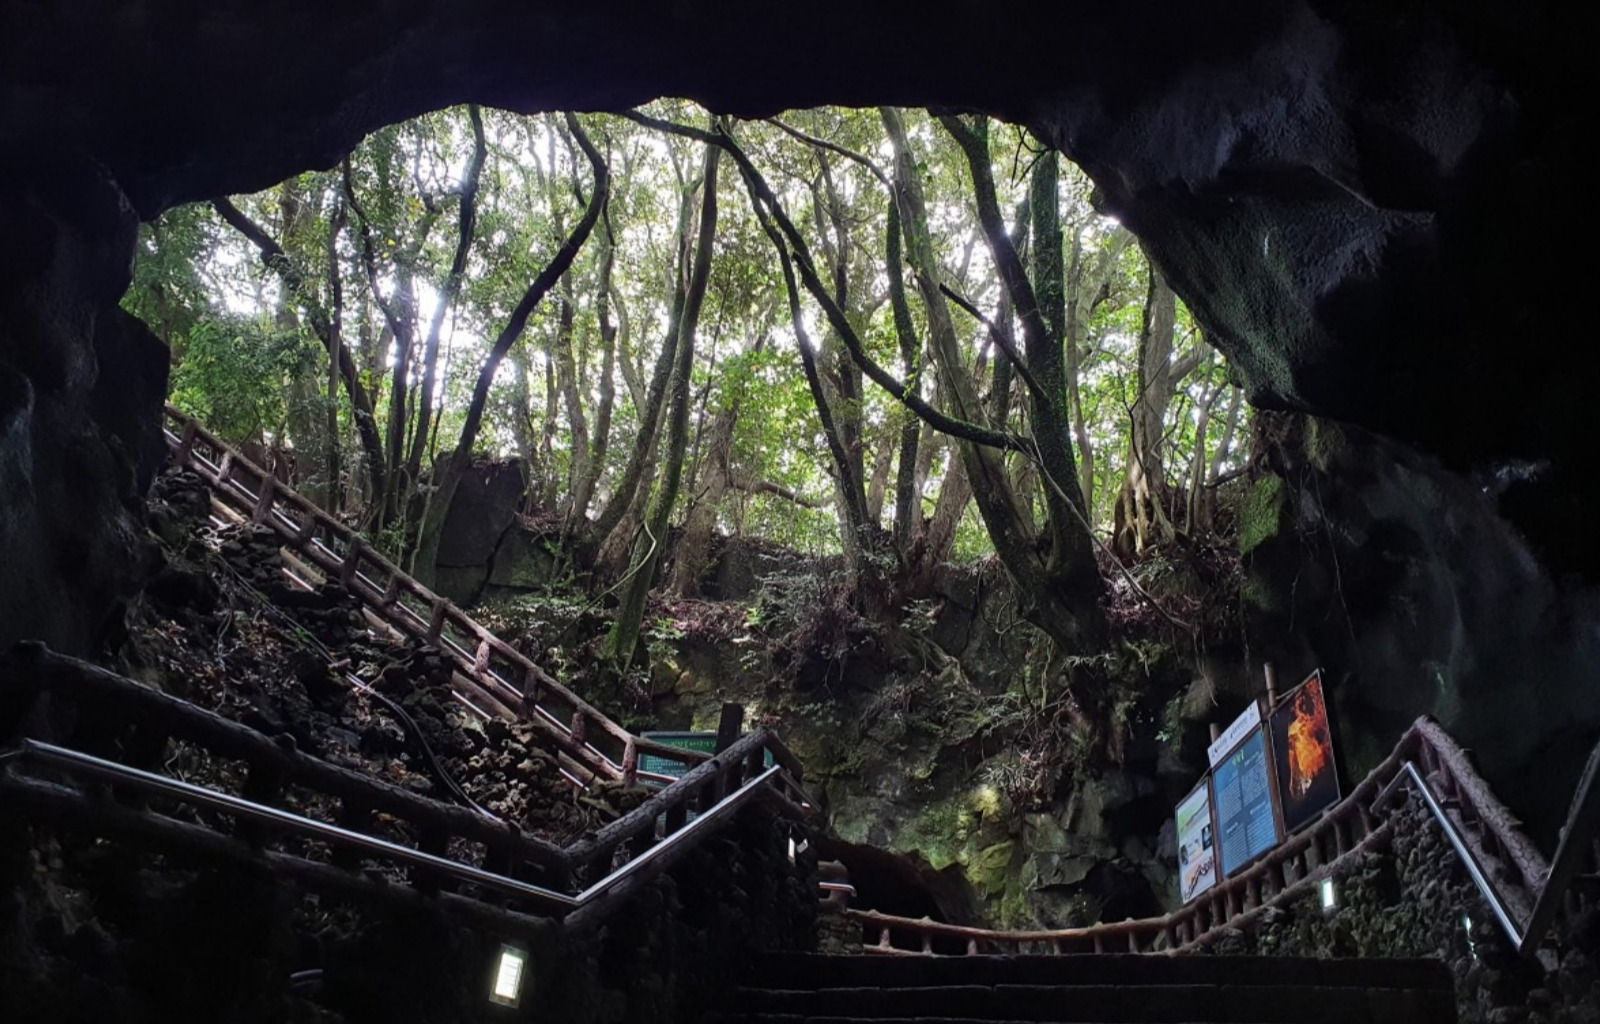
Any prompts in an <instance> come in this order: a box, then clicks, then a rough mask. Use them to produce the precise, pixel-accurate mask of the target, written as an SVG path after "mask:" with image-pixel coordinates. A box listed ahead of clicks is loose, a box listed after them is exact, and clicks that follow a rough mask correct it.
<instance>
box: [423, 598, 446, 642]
mask: <svg viewBox="0 0 1600 1024" xmlns="http://www.w3.org/2000/svg"><path fill="white" fill-rule="evenodd" d="M449 613H450V602H449V601H446V600H445V599H444V598H442V597H438V598H434V601H433V611H432V614H431V615H429V617H428V643H430V644H433V645H434V646H438V643H439V636H440V634H441V633H443V632H444V619H445V616H446V615H448V614H449Z"/></svg>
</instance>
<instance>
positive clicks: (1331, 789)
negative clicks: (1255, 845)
mask: <svg viewBox="0 0 1600 1024" xmlns="http://www.w3.org/2000/svg"><path fill="white" fill-rule="evenodd" d="M1268 728H1270V729H1271V730H1272V752H1273V758H1272V759H1273V761H1274V767H1275V769H1276V773H1277V776H1278V799H1279V802H1280V803H1281V805H1282V806H1281V811H1282V815H1283V830H1284V833H1285V834H1286V835H1287V834H1288V833H1290V832H1293V831H1295V830H1296V829H1298V828H1300V827H1301V826H1302V825H1305V824H1306V823H1307V822H1309V821H1311V820H1312V819H1313V818H1315V817H1316V816H1317V815H1318V814H1321V813H1322V811H1323V809H1324V808H1326V807H1328V806H1330V805H1332V804H1334V803H1337V802H1338V800H1339V773H1338V771H1337V769H1336V768H1335V766H1334V762H1333V735H1332V733H1331V732H1330V731H1329V728H1328V705H1327V702H1326V701H1325V700H1324V699H1323V694H1322V675H1321V673H1320V672H1313V673H1311V675H1310V677H1309V678H1307V679H1306V681H1305V682H1304V683H1301V684H1300V686H1299V688H1297V689H1296V690H1294V691H1293V692H1291V693H1290V694H1289V695H1288V696H1286V697H1285V698H1284V699H1283V700H1282V701H1281V702H1279V704H1278V706H1277V707H1275V708H1273V709H1272V713H1271V715H1270V717H1269V725H1268Z"/></svg>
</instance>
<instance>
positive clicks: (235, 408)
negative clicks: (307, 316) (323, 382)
mask: <svg viewBox="0 0 1600 1024" xmlns="http://www.w3.org/2000/svg"><path fill="white" fill-rule="evenodd" d="M316 358H317V353H316V352H315V351H314V350H312V349H311V348H310V347H309V346H307V345H306V344H305V341H304V339H303V338H302V337H301V336H300V335H299V334H297V333H294V332H286V331H272V330H264V329H262V328H260V327H259V326H258V325H256V324H254V323H251V322H249V321H246V320H243V319H228V320H203V321H200V322H198V323H196V324H194V325H193V326H192V327H191V328H190V329H189V332H188V335H187V337H186V338H185V339H184V343H183V346H182V348H181V349H178V350H175V351H174V352H173V363H174V365H173V369H172V393H171V399H172V403H173V404H174V405H176V406H177V407H178V408H180V409H182V410H183V411H185V412H187V413H190V414H192V415H195V416H198V417H199V418H200V420H201V421H202V422H204V423H205V424H206V425H207V426H209V427H210V428H211V429H212V430H214V431H216V432H217V434H218V435H220V436H221V437H223V438H226V439H229V440H232V441H244V440H257V441H259V440H263V439H266V438H268V437H269V436H270V437H272V438H278V437H281V436H282V434H283V424H284V421H285V420H286V419H287V417H288V415H289V398H288V396H287V394H286V392H287V389H288V385H289V383H290V382H291V381H292V380H294V379H295V378H296V377H298V376H301V375H303V374H305V373H307V372H309V371H310V370H311V369H312V368H313V367H314V365H315V362H316Z"/></svg>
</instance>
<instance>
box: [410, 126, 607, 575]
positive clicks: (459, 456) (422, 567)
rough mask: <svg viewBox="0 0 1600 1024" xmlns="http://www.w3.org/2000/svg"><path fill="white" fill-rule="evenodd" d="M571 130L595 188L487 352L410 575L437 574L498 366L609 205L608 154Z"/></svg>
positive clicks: (432, 501)
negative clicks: (446, 525)
mask: <svg viewBox="0 0 1600 1024" xmlns="http://www.w3.org/2000/svg"><path fill="white" fill-rule="evenodd" d="M566 122H567V130H568V131H570V132H571V133H572V136H573V138H574V139H575V140H576V141H577V143H578V146H579V147H580V148H581V149H582V150H583V155H584V156H585V157H586V158H587V159H588V161H589V165H590V167H591V168H592V169H593V171H594V189H593V192H592V193H591V195H590V197H589V202H588V204H587V206H586V207H585V209H584V212H583V217H582V219H581V220H579V221H578V224H577V226H576V227H575V228H573V230H572V234H570V235H569V236H567V238H566V240H565V241H564V242H563V243H562V244H561V247H560V248H559V249H557V250H556V253H555V255H554V256H553V257H552V258H551V260H550V262H549V263H548V264H546V265H545V268H544V270H542V271H541V272H540V273H539V276H538V277H536V278H534V279H533V281H532V282H531V283H530V284H529V285H528V287H527V289H526V290H525V291H524V292H523V293H522V298H521V299H520V300H519V301H518V302H517V305H516V308H515V309H514V310H512V312H511V316H510V317H509V318H508V319H507V321H506V323H505V326H504V327H502V328H501V329H500V333H499V335H498V336H496V338H495V340H494V344H493V345H492V346H491V347H490V350H489V355H488V357H487V358H485V359H484V361H483V365H482V366H481V367H480V368H479V370H478V380H477V384H476V385H475V386H474V387H473V390H472V399H471V401H470V403H469V404H468V406H467V412H466V419H465V420H464V422H463V423H462V425H461V433H460V435H459V437H458V438H457V440H456V445H455V449H454V450H453V451H452V452H451V454H450V458H449V461H448V462H447V463H446V464H445V465H444V467H443V468H442V471H441V472H437V473H436V475H435V478H434V489H433V492H432V494H431V495H430V496H429V498H428V503H427V507H426V510H425V512H424V514H423V518H422V523H421V528H420V531H419V534H418V539H417V549H416V554H415V555H414V557H413V562H412V573H413V574H414V575H416V576H417V578H418V579H420V580H422V581H423V582H425V583H426V582H430V581H431V580H432V577H433V571H434V565H435V563H436V562H437V560H438V551H439V538H440V535H441V533H442V532H443V529H444V523H445V520H446V519H447V518H448V516H449V514H450V505H451V503H452V502H453V501H454V500H455V493H456V489H457V488H458V487H459V486H460V484H461V478H462V476H463V475H464V474H465V473H466V471H467V469H468V467H469V466H470V465H471V463H472V451H473V446H474V445H475V444H476V443H477V440H478V432H479V431H480V430H481V429H482V427H483V413H484V408H485V406H486V405H487V404H488V400H489V388H490V385H492V384H493V383H494V376H495V372H496V371H497V370H499V368H500V363H501V361H502V360H503V359H504V358H505V356H506V353H507V352H508V351H510V349H511V347H512V346H513V345H515V344H516V342H517V339H519V338H520V337H521V336H522V332H523V329H524V328H525V327H526V326H527V323H528V317H529V316H531V315H532V313H533V310H534V307H536V306H537V305H538V304H539V302H540V301H541V300H542V299H543V298H544V297H545V295H546V294H547V293H548V292H549V291H550V289H551V288H552V287H554V286H555V284H556V282H557V281H559V280H560V279H561V275H563V274H565V273H566V272H567V269H568V268H569V267H571V266H572V261H573V259H574V258H576V257H577V254H578V251H579V250H580V249H582V248H583V244H584V242H586V241H587V240H588V238H589V234H590V232H592V231H593V230H594V226H595V223H596V222H598V221H599V219H600V211H601V210H602V209H603V208H604V207H605V203H606V196H607V191H608V189H609V187H610V171H609V169H608V168H607V167H606V163H605V160H604V158H602V157H601V156H600V153H599V151H598V150H596V149H595V148H594V145H593V143H591V142H590V141H589V137H588V136H587V135H585V134H584V132H583V128H582V126H581V125H579V123H578V119H577V117H576V116H574V115H572V114H568V115H567V116H566Z"/></svg>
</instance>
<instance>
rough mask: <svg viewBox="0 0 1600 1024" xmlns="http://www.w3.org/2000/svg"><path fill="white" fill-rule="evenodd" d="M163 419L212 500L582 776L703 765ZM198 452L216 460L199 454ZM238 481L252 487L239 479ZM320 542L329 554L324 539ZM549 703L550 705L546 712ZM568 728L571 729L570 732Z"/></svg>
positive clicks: (217, 445) (311, 508) (258, 472)
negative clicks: (436, 661)
mask: <svg viewBox="0 0 1600 1024" xmlns="http://www.w3.org/2000/svg"><path fill="white" fill-rule="evenodd" d="M166 418H167V420H168V421H169V423H171V424H172V425H173V426H174V427H176V430H173V429H168V430H167V431H166V432H165V434H166V438H167V443H168V445H169V446H170V447H171V449H172V451H173V454H174V456H175V457H176V458H177V459H178V460H179V462H180V463H181V464H182V465H184V466H185V468H188V469H191V470H193V471H195V472H197V473H198V474H199V475H200V476H201V477H202V478H203V479H204V480H205V481H206V482H207V483H208V484H209V485H211V487H212V488H213V491H214V493H215V494H216V495H217V496H218V497H219V498H220V499H221V500H223V501H224V502H225V503H226V504H228V505H229V506H231V507H232V508H233V509H234V510H236V511H237V512H238V513H239V514H240V515H241V516H243V517H245V518H247V519H249V520H250V521H252V522H256V523H259V524H262V525H265V526H268V527H270V528H271V529H273V530H274V532H276V533H277V534H279V536H281V537H283V539H284V541H285V544H286V546H287V547H289V548H290V549H291V550H293V551H295V552H296V553H297V554H299V555H300V556H301V557H302V558H303V559H304V560H305V561H306V562H308V563H310V564H311V565H312V566H314V567H315V568H316V569H317V570H318V571H319V572H322V573H324V574H326V575H327V577H328V578H330V579H338V580H340V581H341V582H343V583H344V585H345V586H346V587H347V588H348V589H349V590H350V591H351V592H352V593H353V594H355V595H356V596H357V597H358V598H360V599H361V601H362V602H363V604H364V605H366V606H367V608H368V610H369V611H371V612H372V613H374V614H376V615H378V616H379V618H381V619H382V620H383V621H384V622H385V623H386V624H388V625H389V626H391V627H393V628H394V629H396V630H397V631H399V632H400V633H401V634H402V635H408V636H411V637H414V638H416V639H418V640H421V641H423V642H426V643H429V644H432V645H435V646H438V647H439V648H440V649H441V650H442V651H443V652H444V653H445V654H446V655H447V656H448V657H450V659H451V660H452V661H453V662H454V663H455V667H456V671H457V672H459V673H460V674H461V675H462V676H463V677H465V678H466V679H467V680H469V681H470V682H471V683H472V684H473V685H474V686H475V687H476V688H477V689H478V690H480V691H481V692H482V693H483V694H484V695H486V696H487V697H489V698H490V699H492V700H493V701H494V702H495V703H498V704H500V705H502V706H506V707H510V708H518V707H521V708H522V709H523V711H524V714H525V717H526V720H527V721H529V722H530V723H531V724H533V725H534V726H535V727H536V728H538V729H539V730H540V732H541V734H543V735H544V736H545V737H546V738H547V739H548V740H550V742H551V743H552V745H553V746H555V747H556V748H557V749H558V750H560V751H561V752H562V753H564V754H566V755H567V756H569V757H571V758H572V759H573V760H575V761H576V762H578V763H579V764H580V765H582V766H583V767H584V768H585V769H586V770H587V771H588V772H589V773H592V774H593V775H596V776H599V777H602V778H609V779H619V778H622V777H623V776H624V774H625V772H624V765H623V762H624V761H625V760H626V757H627V749H628V748H629V747H630V746H632V747H633V749H634V750H635V751H636V752H643V753H649V754H652V755H654V756H657V757H661V758H665V759H669V760H675V761H678V762H679V763H682V764H684V765H685V766H693V765H696V764H699V763H702V762H704V761H705V760H707V759H708V757H709V756H710V755H708V754H707V753H705V752H704V751H693V750H684V749H682V748H678V747H671V746H667V745H665V744H660V743H656V742H653V741H650V740H646V739H644V738H642V737H638V736H635V735H633V734H632V733H630V732H629V731H628V730H627V729H624V728H623V727H622V726H621V725H619V724H617V723H616V722H614V721H612V720H611V719H610V718H608V717H607V716H606V715H604V714H603V713H601V712H600V711H599V710H598V709H596V708H595V707H593V706H592V705H590V704H589V703H588V702H587V701H585V700H584V699H583V698H581V697H579V696H578V695H577V694H575V693H573V692H572V691H571V690H569V689H567V688H566V687H565V686H562V685H561V684H560V683H559V682H557V681H556V680H555V679H554V678H552V677H551V676H550V675H549V674H548V673H546V672H545V671H544V670H543V669H542V668H540V667H539V666H538V665H536V664H535V663H534V662H533V661H531V660H530V659H528V658H527V657H525V656H524V655H523V654H522V653H521V652H519V651H517V650H516V649H515V648H514V647H512V646H511V645H510V644H507V643H506V642H505V641H503V640H501V639H500V638H499V637H498V636H496V635H495V634H494V633H492V632H490V631H489V630H488V629H486V628H484V627H483V626H482V625H480V624H479V623H478V622H477V621H476V620H474V619H473V618H472V617H471V616H469V615H467V614H466V613H465V612H463V611H461V610H460V609H459V608H457V607H456V606H455V604H454V603H452V602H450V601H448V600H446V599H445V598H443V597H441V596H439V595H438V594H436V593H434V592H433V591H432V590H430V589H429V588H427V587H424V586H423V585H422V584H421V583H418V582H417V581H416V580H415V579H413V578H412V577H411V576H410V575H409V574H407V573H406V572H405V571H404V570H402V569H401V568H400V567H399V566H397V565H395V564H394V563H393V562H392V561H390V560H389V559H387V558H385V557H384V556H383V555H382V554H380V553H379V552H377V551H375V550H374V549H373V548H372V547H371V546H370V545H369V544H367V542H366V541H365V540H363V539H362V538H361V536H360V535H359V534H357V533H356V532H355V531H353V530H351V529H350V528H349V527H347V526H345V525H344V524H343V523H341V522H339V521H338V520H337V519H335V518H333V517H332V516H330V515H328V513H327V512H325V511H323V510H322V509H320V508H318V507H317V506H316V505H315V504H314V503H312V502H311V501H309V500H307V499H306V498H304V497H302V496H300V495H299V494H297V493H295V491H294V490H292V489H291V488H288V487H284V486H282V485H280V484H277V483H276V480H275V478H274V477H273V476H272V475H271V474H270V473H268V472H267V471H266V470H264V469H262V468H261V467H260V466H258V465H256V464H255V463H254V462H252V461H250V460H249V459H248V458H246V457H245V456H244V455H242V454H241V453H239V452H238V451H236V450H235V449H233V448H232V447H231V446H229V445H228V444H227V443H226V442H224V441H222V440H221V439H219V438H218V437H217V436H216V435H214V434H212V433H211V432H210V431H208V430H207V429H206V428H205V427H204V426H202V425H201V424H200V423H199V422H198V421H197V420H195V419H194V418H193V417H190V416H188V415H186V414H184V413H182V412H180V411H179V410H177V409H175V408H173V407H172V406H170V405H169V406H167V407H166ZM202 446H203V447H205V448H208V449H210V450H211V452H212V453H213V454H214V455H215V458H212V457H208V456H207V455H206V454H205V453H204V452H202V451H201V448H202ZM241 474H242V475H245V476H248V477H252V478H253V479H249V480H243V479H240V476H241ZM268 481H273V482H272V483H268ZM285 509H288V510H290V511H284V510H285ZM324 535H325V536H326V537H327V538H328V539H329V540H331V541H333V542H334V545H333V546H330V545H329V544H328V543H325V542H324V541H323V539H322V538H323V536H324ZM340 548H342V550H339V549H340ZM368 570H371V571H370V572H369V571H368ZM409 600H415V601H417V602H420V604H421V608H420V609H418V608H414V607H412V606H411V605H410V604H409V603H408V601H409ZM452 631H453V632H454V633H455V634H457V635H459V637H460V640H458V639H456V637H455V636H452V635H451V634H452ZM461 641H465V642H464V643H463V642H461ZM552 702H553V703H554V704H555V707H551V706H550V705H551V704H552ZM569 723H575V724H577V726H578V729H577V730H574V728H573V724H569ZM575 731H576V732H581V734H582V735H575ZM597 740H599V741H601V742H605V743H606V745H608V746H610V747H611V748H612V749H613V751H614V754H612V753H607V752H605V751H603V750H602V749H600V748H599V747H597V746H596V745H595V741H597Z"/></svg>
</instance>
